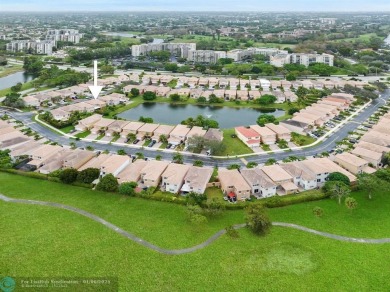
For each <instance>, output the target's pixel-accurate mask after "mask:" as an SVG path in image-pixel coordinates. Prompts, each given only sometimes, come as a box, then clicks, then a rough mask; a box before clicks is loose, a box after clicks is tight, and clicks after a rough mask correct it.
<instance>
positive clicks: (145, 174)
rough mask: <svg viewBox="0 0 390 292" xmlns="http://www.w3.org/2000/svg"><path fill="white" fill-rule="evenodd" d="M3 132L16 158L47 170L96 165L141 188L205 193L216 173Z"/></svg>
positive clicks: (3, 145)
mask: <svg viewBox="0 0 390 292" xmlns="http://www.w3.org/2000/svg"><path fill="white" fill-rule="evenodd" d="M0 126H2V123H0ZM2 129H3V128H0V130H2ZM0 133H3V131H1V132H0ZM2 136H3V135H0V140H1V144H0V149H2V150H4V149H9V150H10V151H11V152H10V155H11V157H12V159H14V160H16V159H18V158H23V157H24V158H28V159H29V161H28V162H27V163H26V165H25V167H27V168H28V169H30V170H32V171H37V172H39V173H43V174H49V173H52V172H54V171H56V170H59V169H67V168H74V169H77V170H78V171H82V170H85V169H87V168H96V169H99V170H100V178H101V177H103V176H105V175H107V174H112V175H114V176H115V177H116V178H117V179H118V183H119V184H122V183H125V182H136V183H137V184H138V186H139V188H141V189H144V188H149V187H160V188H161V190H163V191H166V192H170V193H173V194H176V193H181V194H186V193H189V192H195V193H198V194H203V193H204V192H205V190H206V187H207V185H208V183H209V181H210V178H211V175H212V173H213V169H212V168H207V167H202V168H200V167H195V166H189V165H183V164H175V163H170V162H167V161H157V160H150V161H145V160H136V161H134V162H132V160H131V158H130V157H129V156H125V155H117V154H100V155H97V154H96V153H94V152H91V151H86V150H80V149H67V148H63V147H61V146H57V145H49V144H42V143H40V142H37V141H33V140H30V139H26V140H24V141H16V140H15V138H13V139H14V140H13V141H14V142H15V143H13V144H12V145H10V143H9V140H5V141H4V140H3V139H2V138H3V137H2Z"/></svg>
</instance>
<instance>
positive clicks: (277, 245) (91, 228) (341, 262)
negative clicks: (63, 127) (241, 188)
mask: <svg viewBox="0 0 390 292" xmlns="http://www.w3.org/2000/svg"><path fill="white" fill-rule="evenodd" d="M0 181H1V184H0V193H3V194H6V195H7V196H10V197H14V198H25V199H36V200H46V201H53V202H61V203H65V204H68V205H71V206H76V207H79V208H82V209H85V210H87V211H90V212H93V213H95V214H97V215H98V216H101V217H103V218H104V219H106V220H108V221H110V222H112V223H114V224H116V225H118V226H119V227H121V228H124V229H125V230H127V231H129V232H132V233H134V234H135V235H137V236H140V237H142V238H143V239H145V240H148V241H150V242H152V243H154V244H157V245H159V246H161V247H164V248H183V247H189V246H192V245H194V244H198V243H200V242H202V241H204V240H205V239H206V238H207V237H209V236H210V235H211V234H213V233H214V232H216V231H217V230H219V229H221V228H224V227H225V226H227V225H229V224H232V223H241V222H243V213H242V211H229V212H226V213H225V214H224V215H222V217H220V218H218V219H213V220H210V221H209V222H208V223H207V224H206V225H204V226H193V225H191V224H190V223H188V222H187V221H186V218H185V207H183V206H178V205H174V204H169V203H161V202H153V201H148V200H142V199H136V198H127V197H122V196H120V195H115V194H106V193H101V192H93V191H89V190H87V189H82V188H78V187H71V186H64V185H61V184H56V183H51V182H47V181H41V180H36V179H31V178H25V177H21V176H15V175H11V174H4V173H0ZM354 197H355V198H356V199H357V201H358V203H359V205H358V209H356V210H354V211H353V212H350V211H348V210H347V209H346V208H345V207H344V206H343V205H338V204H337V203H336V202H335V201H333V200H323V201H318V202H312V203H305V204H299V205H294V206H290V207H284V208H277V209H272V210H270V215H271V218H272V219H273V220H278V221H285V222H290V223H297V224H303V225H305V226H307V227H311V228H317V229H319V230H321V231H328V232H334V233H338V234H342V235H349V236H357V237H366V238H370V237H372V238H379V237H389V230H390V221H389V220H388V214H389V213H388V210H389V208H390V196H389V193H388V192H387V193H381V194H376V195H375V196H374V199H373V200H368V199H367V198H366V197H365V196H364V195H363V194H361V193H355V194H354ZM314 206H321V207H322V208H323V209H324V211H325V213H324V216H323V217H322V218H315V217H314V216H313V215H312V209H313V207H314ZM0 210H1V212H0V220H1V221H0V222H1V230H2V234H3V237H5V238H6V240H2V241H0V248H1V250H2V261H0V271H1V274H2V275H9V276H12V277H17V276H24V277H26V276H36V277H45V276H61V277H65V276H70V277H83V276H84V277H91V276H93V277H98V276H101V277H108V276H113V277H118V278H119V288H120V289H119V290H120V291H183V290H185V291H195V290H196V291H226V290H228V291H234V290H235V291H243V289H244V290H245V291H259V289H260V290H261V291H329V290H331V291H383V289H385V287H389V286H390V279H389V277H388V271H389V260H390V244H379V245H371V244H368V245H364V244H359V243H346V242H339V241H335V240H332V239H327V238H322V237H319V236H316V235H312V234H307V233H304V232H302V231H298V230H291V229H286V228H281V227H274V228H273V229H272V231H271V233H270V234H269V235H268V236H266V237H256V236H254V235H252V234H251V233H250V232H249V231H247V230H240V231H239V234H240V238H238V239H230V238H229V237H227V236H226V235H225V236H223V237H222V238H220V239H218V240H217V241H216V242H214V243H212V244H211V245H210V246H208V247H206V248H205V249H202V250H199V251H197V252H195V253H191V254H186V255H181V256H166V255H162V254H159V253H157V252H154V251H151V250H148V249H146V248H145V247H143V246H140V245H138V244H136V243H133V242H131V241H129V240H127V239H126V238H124V237H122V236H120V235H118V234H117V233H115V232H113V231H111V230H109V229H107V228H105V227H104V226H102V225H100V224H98V223H96V222H94V221H92V220H90V219H87V218H84V217H81V216H80V215H77V214H74V213H72V212H69V211H65V210H59V209H54V208H50V207H44V206H35V205H22V204H15V203H5V202H3V201H0ZM227 287H228V288H227ZM259 287H261V288H259Z"/></svg>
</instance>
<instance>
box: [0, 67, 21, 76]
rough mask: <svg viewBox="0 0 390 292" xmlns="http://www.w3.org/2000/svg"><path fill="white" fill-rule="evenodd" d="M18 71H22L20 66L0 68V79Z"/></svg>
mask: <svg viewBox="0 0 390 292" xmlns="http://www.w3.org/2000/svg"><path fill="white" fill-rule="evenodd" d="M20 71H23V66H22V65H11V66H7V67H5V66H0V78H1V77H4V76H7V75H11V74H13V73H16V72H20Z"/></svg>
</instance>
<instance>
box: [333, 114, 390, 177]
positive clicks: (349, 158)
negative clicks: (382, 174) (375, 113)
mask: <svg viewBox="0 0 390 292" xmlns="http://www.w3.org/2000/svg"><path fill="white" fill-rule="evenodd" d="M389 125H390V113H387V114H385V115H384V116H383V117H381V118H380V120H379V121H378V123H377V124H376V125H374V126H373V127H372V128H371V129H370V130H368V131H367V132H366V133H365V134H364V135H363V136H362V137H361V138H360V140H359V143H357V144H355V147H354V149H353V150H352V151H350V153H342V154H339V155H336V157H335V162H337V163H338V164H339V165H340V166H342V167H343V168H345V169H346V170H348V171H349V172H351V173H353V174H361V173H373V172H375V169H377V168H379V167H381V166H382V160H383V157H384V155H385V154H386V153H389V152H390V148H389V147H390V127H389Z"/></svg>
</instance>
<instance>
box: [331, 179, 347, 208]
mask: <svg viewBox="0 0 390 292" xmlns="http://www.w3.org/2000/svg"><path fill="white" fill-rule="evenodd" d="M330 191H331V194H332V197H334V198H337V200H338V202H339V204H341V199H342V198H343V197H347V196H348V195H349V194H350V193H351V190H350V189H349V187H348V186H347V185H346V184H345V183H343V182H339V181H336V182H335V183H334V185H333V186H332V188H331V190H330Z"/></svg>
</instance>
